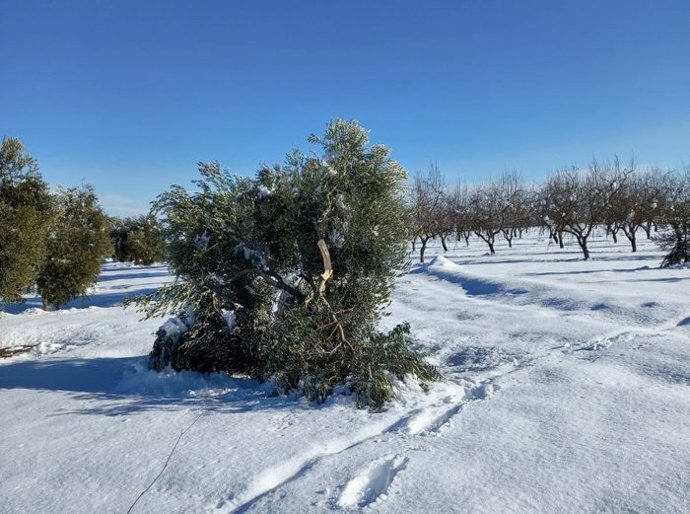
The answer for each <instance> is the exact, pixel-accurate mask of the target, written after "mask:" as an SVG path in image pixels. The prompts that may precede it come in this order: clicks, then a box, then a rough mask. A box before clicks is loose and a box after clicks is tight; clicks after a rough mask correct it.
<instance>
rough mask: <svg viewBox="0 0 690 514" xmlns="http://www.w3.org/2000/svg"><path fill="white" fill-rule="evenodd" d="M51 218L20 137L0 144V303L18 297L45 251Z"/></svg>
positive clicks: (45, 193) (34, 165)
mask: <svg viewBox="0 0 690 514" xmlns="http://www.w3.org/2000/svg"><path fill="white" fill-rule="evenodd" d="M50 217H51V200H50V193H49V191H48V186H47V184H46V183H45V182H44V181H43V178H42V177H41V175H40V173H39V171H38V165H37V163H36V161H35V159H34V158H33V157H31V155H29V153H28V152H27V151H26V150H25V149H24V145H23V144H22V142H21V141H20V140H19V139H14V138H5V139H3V140H2V145H0V302H14V301H19V300H21V295H22V293H24V292H25V291H26V290H27V289H28V288H30V287H32V286H33V285H34V283H35V280H36V277H37V275H38V271H39V267H40V264H41V262H42V260H43V256H44V253H45V235H46V232H47V230H48V224H49V220H50Z"/></svg>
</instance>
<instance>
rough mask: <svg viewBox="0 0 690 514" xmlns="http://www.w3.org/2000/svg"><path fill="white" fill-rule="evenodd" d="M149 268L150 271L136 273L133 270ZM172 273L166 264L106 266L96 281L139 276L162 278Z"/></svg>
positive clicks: (129, 278)
mask: <svg viewBox="0 0 690 514" xmlns="http://www.w3.org/2000/svg"><path fill="white" fill-rule="evenodd" d="M141 269H147V270H150V271H145V272H140V273H136V272H133V270H141ZM168 275H170V270H168V267H167V266H165V265H154V266H138V267H131V268H130V267H126V268H106V269H104V270H103V271H101V273H100V275H98V278H97V279H96V282H109V281H112V280H131V279H138V278H161V277H165V276H168Z"/></svg>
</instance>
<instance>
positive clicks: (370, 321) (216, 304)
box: [138, 120, 439, 408]
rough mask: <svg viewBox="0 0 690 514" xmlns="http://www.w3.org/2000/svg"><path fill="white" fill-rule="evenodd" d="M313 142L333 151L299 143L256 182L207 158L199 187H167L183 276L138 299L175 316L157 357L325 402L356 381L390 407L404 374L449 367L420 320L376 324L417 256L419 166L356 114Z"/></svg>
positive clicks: (364, 400)
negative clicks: (306, 148)
mask: <svg viewBox="0 0 690 514" xmlns="http://www.w3.org/2000/svg"><path fill="white" fill-rule="evenodd" d="M309 140H310V142H311V143H313V144H316V145H318V146H320V147H321V148H322V150H323V153H322V155H321V156H309V157H307V156H305V155H303V154H301V153H300V152H297V151H295V152H293V153H291V154H289V155H288V157H287V158H286V162H285V164H283V165H275V166H273V167H270V168H269V167H265V168H263V169H261V170H259V172H258V173H257V175H256V178H254V179H250V178H242V177H235V176H229V175H228V174H227V173H226V172H224V171H223V170H222V169H221V167H220V165H219V164H218V163H210V164H204V163H200V164H199V171H200V173H201V176H202V178H201V179H200V180H198V181H197V182H196V183H195V184H196V186H197V190H196V191H194V192H189V191H187V190H185V189H184V188H182V187H180V186H174V187H172V188H171V189H170V190H169V191H168V192H166V193H163V194H162V195H161V196H160V197H159V198H158V200H157V202H156V204H155V210H156V211H157V214H158V215H159V216H160V217H161V219H162V223H163V226H164V228H165V231H166V238H167V242H168V252H169V262H170V266H171V268H172V269H173V271H174V272H175V273H176V275H177V280H176V281H175V282H174V283H173V284H171V285H169V286H166V287H164V288H162V289H160V290H159V291H157V292H155V293H152V294H150V295H147V296H145V297H142V298H140V299H139V300H138V304H139V306H140V308H141V309H142V310H143V311H144V312H145V313H146V315H147V316H149V317H151V316H157V315H158V316H164V315H166V314H169V313H173V314H176V317H174V318H172V319H170V320H168V322H166V323H165V324H164V325H163V326H162V327H161V329H160V330H159V332H158V337H157V340H156V342H155V344H154V349H153V351H152V353H151V356H150V364H151V367H153V368H154V369H161V368H163V367H165V366H168V365H170V366H172V367H173V368H174V369H176V370H182V369H192V370H198V371H202V372H225V373H232V374H244V375H247V376H250V377H254V378H257V379H259V380H269V379H273V380H275V384H276V388H277V390H278V391H279V392H286V391H290V390H299V391H300V392H302V393H303V394H305V395H306V396H307V397H308V398H309V399H312V400H318V401H322V400H324V399H325V398H326V397H327V396H328V395H329V394H331V393H332V392H333V390H334V388H335V387H336V386H338V385H339V384H344V385H346V386H347V387H349V389H350V390H351V391H352V392H354V393H355V394H356V395H357V399H358V403H359V404H360V405H368V406H369V407H371V408H378V407H380V406H381V405H382V404H383V403H384V402H386V401H388V400H391V399H392V398H393V396H394V388H393V381H394V378H397V379H400V380H404V379H405V377H406V376H409V375H413V376H415V377H417V379H418V380H419V381H420V382H421V383H426V382H428V381H431V380H435V379H437V378H438V377H439V375H438V373H437V372H436V371H435V369H434V368H433V367H431V366H430V365H429V364H427V363H426V362H425V361H424V360H423V359H422V356H421V355H420V354H418V353H416V352H415V351H413V350H412V349H411V347H410V338H409V325H407V324H406V323H405V324H401V325H398V326H397V327H395V328H394V329H393V330H391V331H390V332H386V333H384V332H380V331H379V330H378V328H377V324H378V321H379V319H380V316H381V315H382V314H383V309H384V307H385V306H386V305H387V303H388V301H389V297H390V294H391V289H392V287H393V283H394V278H395V276H396V274H398V273H399V271H400V270H401V269H402V268H403V266H404V265H405V263H406V261H407V256H406V243H407V241H409V236H410V234H409V230H408V228H407V224H406V220H407V217H406V212H405V203H404V192H405V179H406V174H405V172H404V170H403V169H402V168H401V167H400V166H399V165H398V164H397V163H396V162H394V161H392V160H391V159H390V157H389V151H388V149H386V148H385V147H384V146H380V145H369V143H368V133H367V131H365V130H364V129H363V128H361V127H360V126H359V124H358V123H357V122H347V121H343V120H335V121H333V122H332V123H331V124H330V125H329V126H328V128H327V130H326V132H325V135H324V136H323V137H316V136H312V137H311V138H310V139H309Z"/></svg>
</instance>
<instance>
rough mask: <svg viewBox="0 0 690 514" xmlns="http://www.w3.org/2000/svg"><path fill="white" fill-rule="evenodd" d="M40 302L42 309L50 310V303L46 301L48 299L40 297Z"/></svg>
mask: <svg viewBox="0 0 690 514" xmlns="http://www.w3.org/2000/svg"><path fill="white" fill-rule="evenodd" d="M41 303H42V304H43V310H44V311H49V310H50V304H49V303H48V300H46V299H45V298H41Z"/></svg>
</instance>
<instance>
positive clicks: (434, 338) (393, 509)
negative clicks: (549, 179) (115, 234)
mask: <svg viewBox="0 0 690 514" xmlns="http://www.w3.org/2000/svg"><path fill="white" fill-rule="evenodd" d="M485 252H486V247H485V246H482V245H481V244H480V242H478V241H475V242H473V243H472V245H471V246H470V247H469V248H465V247H464V245H463V244H458V245H456V246H455V247H454V248H451V250H450V251H449V252H448V253H447V254H446V255H445V256H437V257H435V258H434V254H436V253H438V249H437V248H432V249H431V250H430V252H429V254H430V259H432V262H430V263H429V264H427V265H421V266H420V265H414V266H413V267H412V269H411V270H410V272H409V273H407V274H405V275H404V276H402V277H401V279H400V283H399V287H398V289H397V291H396V293H395V297H394V301H393V304H392V307H391V312H392V315H391V316H390V317H387V318H385V321H384V324H385V325H386V326H391V325H393V324H394V323H397V322H399V321H402V320H408V321H410V323H411V324H412V328H413V333H414V335H415V336H416V337H417V339H418V342H419V346H420V347H421V348H423V349H424V350H426V351H427V352H428V353H429V358H430V359H431V360H432V361H433V362H434V363H436V364H437V365H438V367H439V368H440V369H441V370H442V372H443V373H444V376H445V381H444V382H441V383H438V384H435V385H433V386H432V387H431V390H430V391H429V392H428V393H424V392H422V391H420V390H418V389H417V388H416V387H414V386H413V385H408V386H404V387H401V400H400V401H399V402H396V403H394V404H392V405H390V406H389V408H388V409H387V410H386V411H385V412H382V413H376V414H372V413H369V412H367V411H363V410H356V409H354V408H353V406H352V399H351V398H350V397H348V396H336V397H334V398H332V399H331V400H330V401H329V402H328V403H326V404H325V405H321V406H313V405H309V404H307V403H306V402H305V401H304V400H301V399H294V398H276V397H271V396H270V388H269V387H267V386H260V385H257V384H256V383H255V382H253V381H249V380H244V379H239V378H227V377H222V376H202V375H198V374H194V373H180V374H175V373H162V374H157V373H154V372H151V371H148V370H146V368H145V363H146V354H147V352H148V351H149V349H150V348H151V345H152V342H153V338H154V335H153V334H154V332H155V330H156V328H157V327H158V325H159V324H160V323H161V321H160V320H153V321H146V322H141V323H140V322H138V319H139V317H140V316H139V314H138V313H136V312H135V311H134V310H132V309H128V310H123V309H122V308H121V307H120V306H119V303H120V302H121V301H122V299H123V298H124V297H126V296H128V295H131V294H133V293H136V292H146V291H148V290H151V289H152V288H155V287H157V286H159V285H160V284H162V283H164V282H165V281H167V280H169V279H170V276H169V275H168V274H167V271H166V269H165V268H164V267H160V266H158V267H156V266H154V267H149V268H144V267H127V266H123V265H116V264H109V265H107V266H106V267H105V269H104V272H103V274H102V275H101V277H100V278H99V281H98V283H97V284H96V287H95V288H94V291H93V295H92V296H91V297H89V298H87V299H85V300H77V301H75V302H73V303H72V304H70V305H69V306H68V309H67V310H64V311H59V312H51V313H44V312H41V311H38V310H37V309H35V307H37V306H38V305H37V301H36V299H29V301H28V302H27V304H26V305H24V306H22V307H12V308H10V309H9V311H10V314H7V315H5V316H3V317H2V318H0V347H7V346H21V345H26V346H31V350H30V352H29V353H25V354H22V355H17V356H14V357H12V358H10V359H5V360H0V413H1V414H0V511H2V512H17V513H19V512H21V513H26V512H127V511H128V509H130V508H131V511H132V512H230V511H238V512H323V511H331V510H334V511H338V510H344V511H349V510H358V509H367V510H370V511H371V512H389V513H400V512H434V513H441V512H444V513H445V512H491V513H494V512H505V511H515V512H689V511H690V387H689V386H690V294H689V293H690V287H689V285H690V269H689V268H687V267H686V268H679V269H672V270H660V269H658V268H657V266H658V264H659V262H660V260H661V255H660V253H659V252H658V251H657V250H656V249H655V247H654V245H653V244H651V243H650V242H647V241H642V242H641V250H640V251H639V252H638V253H637V254H632V253H630V252H629V247H628V246H627V245H626V244H625V240H623V241H621V242H620V243H619V244H618V245H613V244H612V243H611V242H610V241H607V240H605V239H604V238H599V239H598V240H596V241H594V243H593V244H592V256H593V258H592V260H591V261H589V262H585V261H582V260H581V258H580V254H579V252H578V250H577V247H575V246H569V247H568V248H566V249H565V250H560V249H559V248H558V247H556V246H554V245H549V243H548V241H547V240H546V239H545V238H543V237H539V236H538V235H537V234H530V235H529V236H528V237H525V238H524V239H522V240H519V241H517V242H516V243H515V245H514V248H512V249H508V248H507V247H506V246H503V245H501V246H498V247H497V255H495V256H487V255H486V254H485Z"/></svg>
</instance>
